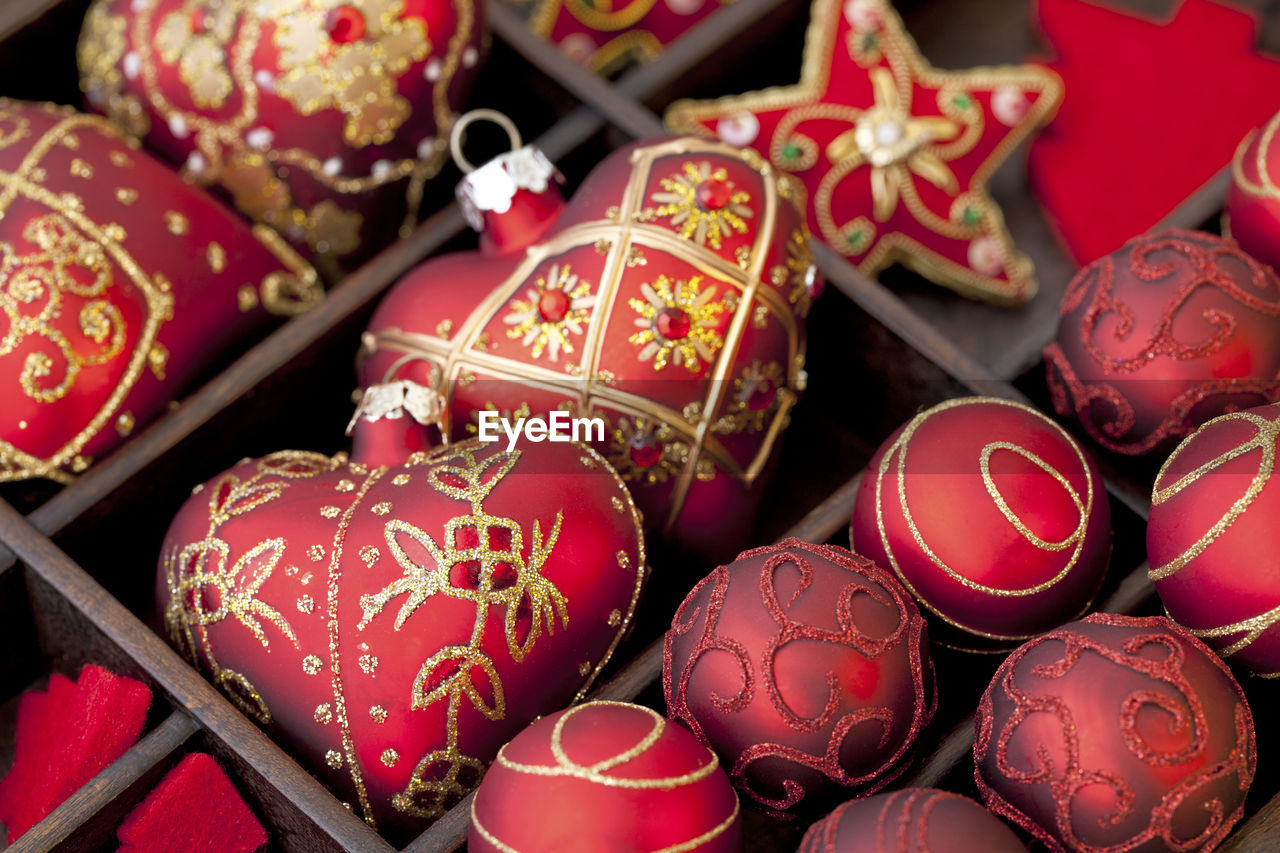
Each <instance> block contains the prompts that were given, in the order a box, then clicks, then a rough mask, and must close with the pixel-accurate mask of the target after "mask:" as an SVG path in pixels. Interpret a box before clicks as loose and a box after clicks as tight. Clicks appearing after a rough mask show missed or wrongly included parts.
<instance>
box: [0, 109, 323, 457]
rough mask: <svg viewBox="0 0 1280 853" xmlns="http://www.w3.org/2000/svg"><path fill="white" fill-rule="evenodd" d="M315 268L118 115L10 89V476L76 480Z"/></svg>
mask: <svg viewBox="0 0 1280 853" xmlns="http://www.w3.org/2000/svg"><path fill="white" fill-rule="evenodd" d="M320 295H321V292H320V288H319V286H318V284H317V279H316V274H315V271H314V270H312V269H311V268H310V267H309V266H307V265H306V264H305V263H304V262H303V261H302V260H301V259H300V258H298V256H297V255H296V254H295V253H294V252H293V251H292V250H290V249H289V248H288V246H286V245H284V244H283V242H282V241H281V240H280V238H279V237H277V236H276V235H275V234H274V233H273V232H272V231H270V229H267V228H265V227H261V226H259V227H258V228H255V229H253V230H252V231H251V230H250V229H249V228H248V227H247V226H246V225H245V223H244V222H243V221H241V220H240V218H239V217H237V216H235V215H234V213H233V212H232V211H230V210H227V209H225V208H224V207H223V206H222V205H220V204H218V203H217V202H216V201H215V200H214V199H212V198H209V197H208V196H207V195H205V193H203V192H202V191H200V190H199V189H196V188H193V187H190V186H187V185H186V184H184V183H183V182H182V181H181V180H179V178H178V177H177V176H176V175H174V174H173V173H172V172H171V171H169V170H168V169H166V168H165V167H164V166H162V165H161V164H160V163H158V162H156V161H155V160H153V159H152V158H151V157H150V156H148V155H147V154H144V153H142V152H140V151H137V150H136V149H135V147H134V146H132V145H131V144H129V143H128V142H127V141H126V140H125V139H124V138H122V136H121V135H120V134H119V133H118V132H117V130H116V129H115V128H114V127H113V126H112V125H111V124H110V123H108V122H107V121H106V120H104V119H102V118H99V117H98V116H86V115H78V114H76V113H74V112H72V111H71V110H69V109H65V108H55V107H52V106H48V105H45V106H41V105H36V104H23V103H19V102H14V101H7V100H3V99H0V481H5V480H18V479H25V478H28V477H46V478H48V479H51V480H56V481H59V482H67V481H69V480H70V479H71V478H72V476H73V475H74V474H76V473H78V472H80V471H83V470H85V468H86V467H88V465H89V463H90V462H91V461H92V460H93V459H94V458H96V457H98V456H101V455H102V454H104V453H106V452H107V451H109V450H110V449H111V448H112V447H114V446H115V445H117V444H119V443H120V442H121V441H122V440H123V439H124V438H125V437H127V436H128V435H130V434H131V433H132V432H133V430H134V429H135V427H137V426H138V425H139V424H143V423H145V422H147V421H148V420H150V419H151V418H152V417H154V416H155V415H156V414H158V413H159V412H161V411H163V410H164V407H165V405H166V404H167V403H168V402H169V401H170V400H171V399H173V396H174V394H175V393H176V392H177V391H179V390H180V389H181V387H182V385H183V383H185V382H187V381H188V380H189V379H190V378H191V377H192V375H193V374H194V373H195V372H196V371H198V370H199V369H201V368H202V367H204V366H205V365H207V364H208V363H209V360H210V358H211V357H213V356H214V355H215V354H217V352H218V351H219V349H222V348H225V347H227V346H228V345H230V344H232V343H233V342H235V341H237V339H239V338H241V337H242V336H244V335H245V334H246V333H247V332H250V331H251V330H253V329H254V328H261V327H262V325H263V324H264V323H265V322H266V321H267V319H268V313H269V312H270V313H284V314H289V313H296V312H297V311H299V310H302V309H304V308H306V307H308V306H309V305H311V304H313V303H314V302H315V301H316V300H318V299H319V298H320Z"/></svg>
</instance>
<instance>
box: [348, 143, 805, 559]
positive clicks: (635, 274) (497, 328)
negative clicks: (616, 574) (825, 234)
mask: <svg viewBox="0 0 1280 853" xmlns="http://www.w3.org/2000/svg"><path fill="white" fill-rule="evenodd" d="M511 132H512V133H513V134H514V128H512V129H511ZM513 141H515V142H516V145H517V146H518V144H519V143H518V139H516V138H515V137H513ZM553 178H554V169H553V167H552V166H551V164H550V163H549V162H547V160H546V159H545V158H544V157H543V156H542V155H541V153H539V152H537V151H536V150H534V149H532V148H522V149H519V150H517V151H514V152H512V153H510V154H507V155H503V156H502V157H499V158H498V159H496V160H494V161H492V162H490V163H489V164H487V165H485V166H483V167H481V168H480V169H477V170H475V171H474V172H473V173H472V174H471V175H469V176H468V178H467V179H466V181H464V183H463V185H462V186H461V187H460V190H459V192H460V199H461V200H462V201H463V206H464V209H465V210H467V211H468V215H469V217H470V218H471V220H472V223H473V224H474V225H475V226H476V228H477V229H481V230H482V233H481V246H482V249H481V251H480V252H478V253H476V252H468V253H459V254H453V255H445V256H442V257H437V258H433V259H432V260H430V261H428V262H427V263H425V264H423V265H422V266H420V267H419V268H418V269H416V270H414V271H413V272H411V273H410V274H409V275H408V276H406V277H405V279H404V280H403V281H401V282H400V283H399V284H397V285H396V286H395V288H393V289H392V290H391V292H390V293H389V294H388V295H387V297H386V298H385V299H384V300H383V302H382V305H381V306H380V307H379V309H378V311H377V312H376V313H375V314H374V317H373V320H372V321H371V322H370V324H369V329H368V331H367V332H366V333H365V337H364V347H363V350H362V357H363V363H362V365H361V368H360V377H361V381H362V382H363V383H365V384H366V385H368V384H376V383H383V382H388V381H391V380H393V379H397V378H406V379H411V380H413V381H415V382H418V383H421V384H423V385H425V386H428V387H430V388H432V389H434V390H435V391H437V392H438V393H439V394H440V395H441V396H442V398H443V399H444V401H445V403H444V405H443V417H442V419H441V429H442V431H443V432H444V434H445V435H446V436H447V437H450V438H455V439H456V438H460V437H465V436H467V435H474V434H476V433H477V430H478V429H479V427H480V426H481V423H480V421H481V418H482V416H483V417H484V418H486V419H491V420H490V427H489V428H487V429H488V430H489V431H488V432H487V434H488V435H489V436H490V437H492V438H496V439H498V440H501V441H503V442H505V441H506V440H507V436H506V434H505V433H504V432H503V431H502V428H500V427H499V426H498V425H497V418H498V417H499V416H501V417H502V418H503V419H506V420H507V421H508V422H509V425H511V426H512V428H514V427H515V425H516V423H517V422H518V421H519V420H520V419H521V418H550V417H552V416H553V415H554V416H555V417H557V418H561V419H562V425H567V424H568V423H569V419H570V417H571V416H572V417H577V418H597V419H599V420H598V421H597V423H596V425H595V427H594V428H588V429H587V430H586V431H584V432H580V433H578V435H579V437H580V438H585V439H587V440H590V441H592V442H593V444H594V446H595V447H596V448H597V449H598V450H600V451H601V452H602V453H603V454H604V455H605V456H606V457H607V458H608V459H609V461H610V463H612V464H613V465H614V467H615V468H617V469H618V472H619V473H620V474H621V475H622V477H623V479H625V480H626V481H627V482H628V484H629V485H630V486H631V487H632V489H633V490H634V492H635V495H636V501H637V503H638V504H639V505H640V507H641V509H643V510H644V514H645V517H646V519H647V520H648V521H649V523H650V524H651V525H653V526H655V527H660V528H661V529H662V530H663V531H664V532H665V533H667V534H669V535H671V536H672V537H673V538H675V539H677V540H679V541H680V542H682V543H684V544H685V545H688V546H690V547H692V548H697V549H700V550H702V551H704V552H713V553H720V554H723V553H724V552H725V551H726V550H728V549H730V548H733V549H734V550H736V548H737V547H738V545H740V544H741V541H742V538H743V537H745V534H746V532H747V531H748V530H749V529H750V522H751V517H752V515H753V513H754V511H755V506H756V504H757V503H758V501H759V497H760V493H761V483H760V481H761V479H762V478H761V474H762V472H763V471H765V470H766V469H767V468H768V466H769V462H770V460H771V459H772V458H773V455H774V451H775V445H776V440H777V437H778V435H779V434H780V432H781V430H782V428H783V427H784V426H785V424H786V423H787V420H788V417H789V412H790V409H791V406H792V405H793V404H794V403H795V401H796V398H797V396H798V395H799V393H800V392H801V390H802V388H803V385H804V381H805V374H804V369H803V368H804V326H805V322H804V317H805V314H806V313H807V312H808V309H809V305H810V302H811V300H812V298H813V297H814V296H815V295H816V293H817V290H818V287H819V286H820V282H821V280H820V279H819V278H818V276H817V272H816V267H815V266H814V264H813V261H812V257H811V254H810V250H809V242H808V232H807V230H806V229H805V226H804V223H803V221H802V220H801V214H800V212H799V210H798V209H797V207H796V204H795V199H794V197H792V196H788V195H786V192H785V190H784V188H783V187H782V186H781V185H779V184H778V183H777V182H776V181H775V180H774V171H773V169H772V168H771V167H769V166H768V165H767V164H765V163H764V162H762V161H761V160H760V159H759V158H758V157H756V156H755V154H754V153H753V152H750V151H746V152H742V151H739V150H738V149H734V148H730V147H729V146H727V145H723V144H721V143H716V142H707V141H703V140H700V139H690V138H683V139H672V140H668V141H665V142H648V143H639V144H636V145H631V146H628V147H626V148H623V149H621V150H619V151H616V152H614V153H613V154H612V155H611V156H610V157H609V158H608V159H606V160H605V161H604V162H603V163H601V164H600V166H599V167H597V168H596V169H595V171H593V172H592V173H591V175H590V176H589V177H588V178H587V180H586V182H585V183H584V184H583V186H582V188H581V189H580V190H579V192H578V195H577V197H576V198H575V199H574V201H573V203H572V204H570V205H568V206H567V207H566V206H565V203H564V202H563V200H561V199H560V197H559V195H558V193H557V191H556V189H555V188H554V187H553V186H552V185H551V182H552V180H553ZM708 184H711V185H712V186H713V189H712V190H710V191H708V193H709V195H708V194H707V193H703V192H702V188H703V187H704V186H707V185H708ZM722 187H723V189H722ZM725 193H728V196H727V197H726V196H725ZM700 199H701V200H700ZM721 203H722V206H720V207H716V206H715V205H717V204H721ZM357 440H359V439H358V436H357Z"/></svg>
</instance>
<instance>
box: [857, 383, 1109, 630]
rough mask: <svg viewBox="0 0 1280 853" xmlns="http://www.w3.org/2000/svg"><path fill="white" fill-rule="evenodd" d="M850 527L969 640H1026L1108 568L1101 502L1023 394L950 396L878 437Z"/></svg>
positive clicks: (1096, 481) (1064, 612)
mask: <svg viewBox="0 0 1280 853" xmlns="http://www.w3.org/2000/svg"><path fill="white" fill-rule="evenodd" d="M850 538H851V540H852V542H853V547H854V548H855V549H857V551H858V553H860V554H865V555H866V556H867V557H869V558H871V559H872V560H875V561H876V562H877V563H878V564H880V565H882V566H886V567H889V568H892V569H893V571H894V572H896V573H897V575H898V578H899V579H900V580H902V582H903V583H904V584H906V586H907V588H908V589H909V590H911V592H912V594H914V595H915V597H916V600H917V601H919V602H920V603H921V604H922V605H924V607H925V608H926V609H927V610H929V611H930V612H932V613H933V614H934V615H935V616H937V617H938V618H939V619H941V620H942V621H943V622H944V623H946V624H947V625H948V626H950V627H951V628H957V629H960V630H961V631H963V632H965V633H966V634H967V635H970V636H969V637H966V639H970V638H971V637H972V636H978V637H981V638H985V639H993V640H1023V639H1026V638H1027V637H1028V636H1031V635H1034V634H1038V633H1040V632H1041V631H1046V630H1048V629H1049V628H1052V627H1054V626H1055V625H1060V624H1062V623H1063V622H1065V621H1067V620H1068V619H1071V618H1073V617H1075V616H1077V615H1079V614H1080V613H1081V611H1083V610H1084V609H1085V607H1087V605H1088V602H1089V600H1090V598H1091V597H1092V596H1093V594H1094V592H1096V591H1097V589H1098V584H1099V583H1100V582H1101V581H1102V576H1103V575H1104V574H1105V573H1106V570H1107V560H1108V557H1109V555H1110V550H1111V510H1110V508H1109V507H1108V505H1107V496H1106V492H1105V491H1104V489H1103V486H1102V480H1101V478H1100V477H1099V476H1098V472H1097V470H1095V468H1094V466H1093V462H1092V461H1091V460H1090V459H1089V457H1088V456H1087V455H1086V454H1085V453H1084V451H1083V450H1081V448H1080V446H1079V445H1078V444H1077V443H1076V442H1075V440H1074V439H1072V438H1071V436H1069V435H1068V434H1067V433H1066V432H1065V431H1064V430H1063V429H1062V427H1060V426H1058V425H1057V424H1056V423H1054V422H1053V421H1051V420H1049V419H1048V418H1046V417H1045V416H1044V415H1042V414H1040V413H1039V412H1037V411H1036V410H1034V409H1032V408H1029V407H1027V406H1024V405H1022V404H1021V403H1014V402H1011V401H1009V400H1000V399H996V398H992V397H961V398H959V399H955V400H948V401H947V402H945V403H942V404H940V405H937V406H934V407H933V408H932V409H929V410H928V411H925V412H921V413H920V414H918V415H916V416H915V417H914V418H912V419H911V420H910V421H908V422H907V423H906V424H904V425H903V426H902V427H901V428H900V429H899V430H898V431H897V432H895V433H894V434H893V435H891V436H889V438H888V439H887V440H886V441H885V443H884V444H883V445H881V446H880V449H879V450H878V451H877V452H876V455H875V456H874V457H873V458H872V459H871V462H870V463H869V464H868V466H867V473H866V476H864V477H863V478H862V485H861V486H860V487H859V488H858V498H857V501H856V503H855V504H854V508H853V521H852V525H851V527H850Z"/></svg>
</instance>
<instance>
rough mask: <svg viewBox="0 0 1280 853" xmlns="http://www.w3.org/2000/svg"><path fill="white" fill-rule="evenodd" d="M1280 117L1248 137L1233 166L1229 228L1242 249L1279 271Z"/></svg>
mask: <svg viewBox="0 0 1280 853" xmlns="http://www.w3.org/2000/svg"><path fill="white" fill-rule="evenodd" d="M1277 133H1280V113H1276V114H1275V115H1274V116H1272V118H1271V120H1270V121H1269V122H1267V123H1266V124H1264V125H1263V126H1262V127H1260V128H1257V129H1255V130H1253V131H1251V132H1250V133H1249V135H1248V136H1246V137H1245V138H1244V139H1243V140H1241V142H1240V147H1239V148H1238V149H1236V156H1235V159H1234V160H1233V161H1232V163H1231V189H1230V191H1228V193H1227V214H1226V223H1227V227H1229V228H1230V229H1231V236H1232V237H1234V238H1235V239H1236V240H1238V241H1239V242H1240V248H1242V249H1244V250H1245V251H1246V252H1248V253H1249V254H1250V255H1252V256H1253V257H1255V258H1257V259H1258V260H1259V261H1262V262H1263V263H1264V264H1268V265H1270V267H1271V269H1272V271H1273V272H1274V271H1276V270H1280V185H1277V183H1276V180H1277V179H1278V178H1280V144H1277V143H1276V134H1277Z"/></svg>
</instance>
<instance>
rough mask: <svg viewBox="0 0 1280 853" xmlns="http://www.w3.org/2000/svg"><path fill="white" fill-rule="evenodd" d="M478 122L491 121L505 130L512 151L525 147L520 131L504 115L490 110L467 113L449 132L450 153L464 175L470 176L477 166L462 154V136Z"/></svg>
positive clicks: (460, 117) (459, 117)
mask: <svg viewBox="0 0 1280 853" xmlns="http://www.w3.org/2000/svg"><path fill="white" fill-rule="evenodd" d="M477 121H491V122H493V123H494V124H496V125H497V126H498V127H500V128H502V129H503V130H505V131H506V132H507V139H509V140H510V141H511V150H512V151H516V150H518V149H519V148H521V147H522V146H523V145H524V140H523V139H521V138H520V129H519V128H518V127H516V123H515V122H513V121H512V120H511V119H509V118H507V116H506V115H504V114H503V113H500V112H498V111H497V110H490V109H479V110H470V111H468V112H465V113H463V114H462V115H460V116H458V120H457V121H455V122H454V123H453V129H452V130H450V131H449V153H450V154H451V155H453V162H454V163H457V164H458V168H459V169H461V170H462V172H463V174H468V175H469V174H471V173H472V172H474V171H475V170H476V167H475V165H474V164H473V163H472V162H471V161H470V160H468V159H467V158H466V156H464V155H463V153H462V134H463V132H464V131H465V130H466V129H467V128H468V127H469V126H471V125H472V124H474V123H475V122H477Z"/></svg>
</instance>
